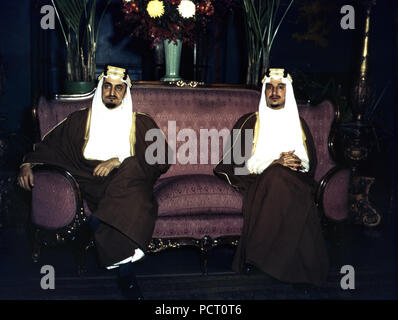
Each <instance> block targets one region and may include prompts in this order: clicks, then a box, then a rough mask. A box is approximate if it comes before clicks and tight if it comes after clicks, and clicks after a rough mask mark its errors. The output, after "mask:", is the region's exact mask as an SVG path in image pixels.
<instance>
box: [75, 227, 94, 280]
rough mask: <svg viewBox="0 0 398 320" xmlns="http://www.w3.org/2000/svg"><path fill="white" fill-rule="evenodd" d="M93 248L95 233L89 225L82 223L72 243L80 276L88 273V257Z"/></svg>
mask: <svg viewBox="0 0 398 320" xmlns="http://www.w3.org/2000/svg"><path fill="white" fill-rule="evenodd" d="M91 247H94V240H93V233H92V231H91V229H90V227H89V225H88V224H87V223H82V225H81V226H80V228H79V230H78V232H77V234H76V237H75V238H74V239H73V240H72V241H71V248H72V252H73V255H74V256H75V259H76V264H77V274H78V275H79V276H82V275H84V274H86V273H87V255H88V250H89V249H90V248H91Z"/></svg>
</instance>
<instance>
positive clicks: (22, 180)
mask: <svg viewBox="0 0 398 320" xmlns="http://www.w3.org/2000/svg"><path fill="white" fill-rule="evenodd" d="M17 182H18V185H19V186H20V187H21V188H24V189H25V190H27V191H32V188H33V187H34V178H33V171H32V169H31V167H30V163H27V164H25V165H23V166H22V167H21V169H20V170H19V175H18V178H17Z"/></svg>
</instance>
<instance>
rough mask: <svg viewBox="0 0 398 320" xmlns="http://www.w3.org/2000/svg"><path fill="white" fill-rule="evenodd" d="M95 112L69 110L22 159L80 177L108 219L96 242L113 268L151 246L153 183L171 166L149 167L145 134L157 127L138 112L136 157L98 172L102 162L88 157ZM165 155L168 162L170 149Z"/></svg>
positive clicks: (91, 202) (96, 211)
mask: <svg viewBox="0 0 398 320" xmlns="http://www.w3.org/2000/svg"><path fill="white" fill-rule="evenodd" d="M90 110H91V108H87V109H83V110H80V111H76V112H73V113H72V114H70V115H69V116H68V118H66V119H65V120H64V121H63V122H62V123H60V124H59V125H57V126H56V127H54V128H53V129H52V130H51V131H50V132H49V133H48V134H47V135H46V136H45V137H44V138H43V140H42V141H41V142H40V143H37V144H36V145H35V149H34V151H33V152H31V153H29V154H27V155H26V156H25V158H24V161H23V162H24V163H27V162H29V163H33V164H34V163H48V164H53V165H57V166H60V167H63V168H64V169H66V170H68V171H69V172H70V173H71V174H72V175H73V176H74V177H75V179H76V180H77V182H78V184H79V186H80V189H81V192H82V196H83V199H85V200H86V201H87V204H88V206H89V208H90V210H91V211H92V212H93V215H94V216H95V217H97V218H98V219H100V220H101V221H102V222H103V223H102V224H101V225H100V227H99V229H98V230H97V231H96V232H95V242H96V247H97V251H98V255H99V258H100V261H101V263H102V264H103V265H104V266H108V265H112V264H114V263H116V262H119V261H121V260H123V259H125V258H127V257H129V256H131V255H132V254H133V253H134V250H135V249H136V248H141V249H142V250H143V251H145V249H146V248H147V246H148V243H149V241H150V240H151V237H152V233H153V230H154V226H155V220H156V217H157V203H156V200H155V199H154V196H153V185H154V183H155V182H156V180H157V178H158V177H159V176H160V175H161V174H163V173H165V172H166V171H167V170H168V168H169V165H167V164H154V165H149V164H148V163H147V162H146V161H145V150H146V148H147V146H148V145H150V144H151V143H152V142H147V141H145V133H146V132H147V131H148V130H150V129H154V128H156V129H158V127H157V125H156V123H155V122H154V120H153V119H152V118H150V117H149V116H147V115H145V114H141V113H134V116H133V127H132V136H131V139H130V142H131V145H132V150H133V153H132V154H133V156H130V157H128V158H126V159H125V160H124V161H123V162H122V164H121V165H120V167H119V168H118V169H114V170H113V171H112V172H111V173H110V174H109V175H108V176H107V177H95V176H93V170H94V168H95V167H96V166H97V165H98V164H99V163H101V161H99V160H87V159H85V158H84V156H83V148H84V147H85V145H86V143H87V141H88V132H89V123H90V122H89V121H88V120H89V116H90ZM104 130H106V128H104ZM166 150H168V146H167V144H166V141H165V151H166ZM165 159H166V163H167V153H166V154H165Z"/></svg>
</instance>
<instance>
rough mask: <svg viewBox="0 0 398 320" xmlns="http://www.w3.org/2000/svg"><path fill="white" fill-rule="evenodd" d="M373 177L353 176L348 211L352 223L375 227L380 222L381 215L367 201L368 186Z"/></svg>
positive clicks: (372, 181) (371, 182) (373, 179)
mask: <svg viewBox="0 0 398 320" xmlns="http://www.w3.org/2000/svg"><path fill="white" fill-rule="evenodd" d="M374 181H375V178H371V177H354V178H353V184H352V186H351V188H350V193H349V199H350V212H351V215H352V218H353V220H354V223H356V224H363V225H365V226H367V227H375V226H377V225H379V224H380V221H381V215H380V214H379V213H377V211H376V209H375V208H373V207H372V205H371V204H370V202H369V191H370V187H371V186H372V184H373V183H374Z"/></svg>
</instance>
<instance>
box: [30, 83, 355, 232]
mask: <svg viewBox="0 0 398 320" xmlns="http://www.w3.org/2000/svg"><path fill="white" fill-rule="evenodd" d="M131 94H132V98H133V108H134V111H139V112H145V113H147V114H149V115H150V116H151V117H153V118H154V120H155V121H156V123H157V124H158V126H159V127H160V128H161V129H162V130H163V132H164V133H165V135H166V137H167V140H168V143H169V145H170V146H171V147H172V148H173V149H174V150H177V153H176V156H177V157H182V158H183V157H184V153H181V152H180V153H179V151H180V148H181V146H188V145H189V146H191V147H192V148H193V150H197V155H196V157H195V159H196V160H197V163H196V164H188V165H183V164H181V163H180V162H179V161H176V164H173V165H172V166H171V168H170V169H169V171H168V172H167V173H166V174H165V175H163V176H161V178H160V179H159V181H158V182H157V183H156V185H155V188H154V194H155V197H156V199H157V201H158V205H159V211H158V219H157V222H156V226H155V231H154V235H153V236H154V237H162V238H178V237H193V238H202V237H203V236H205V235H210V236H211V237H213V238H214V237H218V236H222V235H239V234H240V231H241V228H242V220H243V219H242V215H241V208H242V196H241V195H240V194H239V193H238V192H237V191H235V190H234V189H232V188H231V187H230V186H229V185H227V184H226V183H224V182H223V181H221V180H220V179H218V178H216V177H215V176H214V175H213V168H214V166H215V165H216V164H217V163H218V161H219V159H220V157H221V156H222V153H223V150H222V149H223V142H224V141H223V139H222V138H219V139H218V137H217V139H216V140H217V142H218V143H219V145H218V150H219V152H218V156H217V157H216V158H214V159H212V158H211V152H210V148H211V143H210V140H209V143H208V144H207V148H200V146H199V145H194V144H192V143H193V140H190V139H188V138H187V137H186V136H185V137H184V136H181V129H184V128H185V129H189V130H188V131H186V132H185V133H188V134H190V135H196V136H197V137H199V136H200V133H201V130H206V129H207V130H211V129H216V130H217V132H221V130H222V129H226V130H228V131H227V132H229V130H230V129H231V128H232V126H233V125H234V124H235V122H236V121H237V119H238V118H239V117H241V116H242V115H243V114H246V113H249V112H253V111H257V108H258V101H259V98H260V94H259V92H257V91H254V90H249V89H237V88H234V89H232V88H172V87H154V86H134V87H133V88H132V90H131ZM90 104H91V100H85V101H80V102H79V101H74V102H60V101H48V100H46V99H45V98H43V97H41V98H40V100H39V104H38V108H37V115H38V119H39V129H40V135H41V136H43V135H44V134H45V133H46V132H47V131H49V130H50V129H51V128H52V127H53V126H54V125H56V124H57V123H58V122H60V121H61V120H63V119H64V118H65V117H66V116H67V115H68V114H69V113H71V112H72V111H75V110H78V109H81V108H85V107H88V106H90ZM299 113H300V115H301V116H302V117H303V118H304V119H305V120H306V122H307V124H308V126H309V128H310V130H311V133H312V135H313V138H314V142H315V146H316V151H317V158H318V167H317V170H316V173H315V178H316V180H317V181H318V182H319V181H321V179H322V178H323V177H325V176H326V175H327V173H328V172H329V171H330V170H331V169H332V168H334V167H335V166H336V163H335V162H334V161H333V159H332V157H331V155H330V153H329V150H328V139H329V133H330V130H331V126H332V123H333V119H334V107H333V105H332V104H331V103H330V102H328V101H324V102H323V103H321V104H320V105H318V106H299ZM174 126H175V130H174ZM174 132H176V134H174ZM202 132H203V131H202ZM179 133H180V136H179ZM188 140H189V143H187V141H188ZM216 147H217V146H216ZM200 159H201V160H202V161H201V162H203V159H207V164H199V162H200V161H199V160H200ZM53 175H54V174H53ZM348 180H349V175H348V170H340V171H337V173H336V174H335V175H333V176H331V177H330V179H329V183H328V184H327V186H326V188H325V194H324V197H323V202H322V203H323V209H324V212H325V214H326V215H327V216H328V217H329V218H332V219H334V220H342V219H344V218H346V217H347V209H348V208H347V195H348ZM41 181H43V182H41ZM45 181H46V182H45ZM60 181H62V180H61V178H60V177H58V178H54V177H52V176H51V177H50V176H49V174H47V175H42V176H41V177H40V183H39V181H38V183H37V186H36V187H35V188H34V191H33V202H32V206H33V210H32V219H33V222H34V223H36V224H38V225H39V226H43V227H47V228H56V227H61V226H65V225H66V224H68V221H69V222H70V221H71V220H72V218H73V214H74V213H75V210H71V207H73V201H72V202H69V203H68V201H69V200H66V199H73V196H72V194H71V193H70V191H68V190H69V189H68V187H67V185H66V184H65V186H63V187H61V186H60ZM46 183H47V184H52V185H53V187H50V186H49V185H45V184H46ZM42 184H43V186H42ZM54 190H57V191H54ZM61 190H62V191H61ZM50 193H51V194H52V195H53V197H48V194H50ZM55 208H58V209H55ZM84 208H85V214H86V215H90V214H91V212H90V211H89V209H88V208H87V206H86V204H85V203H84Z"/></svg>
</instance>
